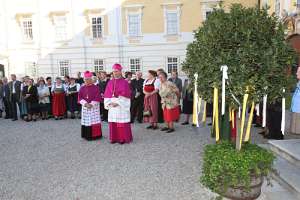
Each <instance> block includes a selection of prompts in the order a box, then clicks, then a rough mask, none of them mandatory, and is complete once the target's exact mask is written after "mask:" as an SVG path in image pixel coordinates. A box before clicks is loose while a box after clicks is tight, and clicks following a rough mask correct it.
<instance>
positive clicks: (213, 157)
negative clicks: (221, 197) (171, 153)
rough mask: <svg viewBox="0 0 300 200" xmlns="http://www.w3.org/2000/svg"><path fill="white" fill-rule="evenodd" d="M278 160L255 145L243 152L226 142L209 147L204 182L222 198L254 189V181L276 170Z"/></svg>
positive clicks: (205, 153) (203, 169)
mask: <svg viewBox="0 0 300 200" xmlns="http://www.w3.org/2000/svg"><path fill="white" fill-rule="evenodd" d="M274 159H275V156H274V155H273V154H272V153H271V152H269V151H268V150H266V149H263V148H261V147H259V146H257V145H255V144H249V143H248V144H245V145H244V148H243V149H242V150H241V151H236V149H235V146H234V145H233V144H231V143H230V142H226V141H223V142H222V143H220V144H211V145H207V146H206V147H205V151H204V163H203V168H202V173H203V174H202V177H201V182H202V184H203V185H204V186H206V187H208V188H209V189H211V190H212V191H214V192H217V193H219V194H223V193H224V192H226V190H227V189H228V187H235V186H240V185H243V186H245V187H246V189H250V187H249V186H250V181H251V177H252V176H253V175H254V176H256V177H260V176H267V175H268V174H269V172H270V171H271V170H273V168H272V166H273V162H274Z"/></svg>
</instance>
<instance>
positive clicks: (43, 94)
mask: <svg viewBox="0 0 300 200" xmlns="http://www.w3.org/2000/svg"><path fill="white" fill-rule="evenodd" d="M38 85H39V86H38V94H39V107H40V112H41V114H42V120H45V119H48V110H49V104H50V98H49V96H50V92H49V88H48V86H47V85H46V83H45V80H44V79H40V80H39V82H38Z"/></svg>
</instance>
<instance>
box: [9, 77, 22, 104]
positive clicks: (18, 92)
mask: <svg viewBox="0 0 300 200" xmlns="http://www.w3.org/2000/svg"><path fill="white" fill-rule="evenodd" d="M21 84H22V83H21V81H16V82H15V92H16V93H15V95H16V99H17V101H18V102H19V101H20V98H21ZM8 86H9V91H10V99H11V97H12V95H13V81H10V82H9V83H8Z"/></svg>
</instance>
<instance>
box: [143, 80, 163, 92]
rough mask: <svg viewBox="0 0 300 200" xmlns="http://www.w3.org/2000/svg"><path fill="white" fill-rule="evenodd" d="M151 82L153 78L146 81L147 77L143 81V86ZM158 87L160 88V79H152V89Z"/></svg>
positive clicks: (157, 88)
mask: <svg viewBox="0 0 300 200" xmlns="http://www.w3.org/2000/svg"><path fill="white" fill-rule="evenodd" d="M152 83H153V80H152V81H148V79H147V80H145V81H144V84H143V87H145V85H151V84H152ZM159 88H160V80H159V79H158V78H156V79H155V80H154V89H156V90H159Z"/></svg>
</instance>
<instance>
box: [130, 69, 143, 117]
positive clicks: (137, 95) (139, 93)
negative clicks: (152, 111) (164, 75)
mask: <svg viewBox="0 0 300 200" xmlns="http://www.w3.org/2000/svg"><path fill="white" fill-rule="evenodd" d="M142 76H143V74H142V72H136V78H135V79H133V80H132V81H131V87H132V105H131V122H132V123H133V122H134V120H135V118H136V117H137V120H138V122H139V123H142V122H143V111H144V93H143V85H144V81H145V80H144V79H143V78H142Z"/></svg>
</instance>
